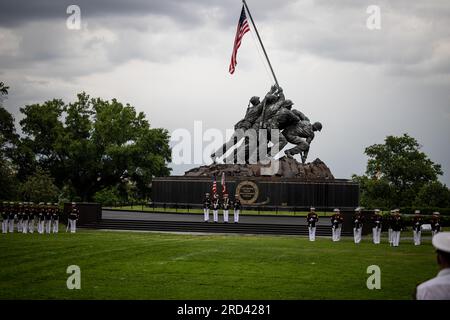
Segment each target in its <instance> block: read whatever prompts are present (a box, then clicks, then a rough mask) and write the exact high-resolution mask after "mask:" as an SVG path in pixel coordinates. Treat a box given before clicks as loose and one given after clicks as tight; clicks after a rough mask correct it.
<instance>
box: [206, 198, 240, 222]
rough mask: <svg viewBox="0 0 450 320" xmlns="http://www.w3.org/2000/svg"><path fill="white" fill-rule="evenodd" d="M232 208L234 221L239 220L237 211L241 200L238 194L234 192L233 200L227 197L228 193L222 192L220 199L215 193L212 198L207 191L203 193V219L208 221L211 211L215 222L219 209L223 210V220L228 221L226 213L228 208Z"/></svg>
mask: <svg viewBox="0 0 450 320" xmlns="http://www.w3.org/2000/svg"><path fill="white" fill-rule="evenodd" d="M231 208H232V209H233V217H234V223H238V222H239V213H240V211H241V209H242V204H241V200H240V199H239V195H238V194H236V195H235V197H234V201H232V200H231V199H230V198H229V197H228V193H224V194H223V197H222V199H220V197H219V195H218V194H217V193H214V195H213V197H212V199H211V196H210V194H209V193H206V194H205V199H204V200H203V213H204V221H205V222H209V212H210V210H212V212H213V220H214V222H215V223H217V222H219V210H220V209H222V210H223V222H224V223H228V213H229V210H230V209H231Z"/></svg>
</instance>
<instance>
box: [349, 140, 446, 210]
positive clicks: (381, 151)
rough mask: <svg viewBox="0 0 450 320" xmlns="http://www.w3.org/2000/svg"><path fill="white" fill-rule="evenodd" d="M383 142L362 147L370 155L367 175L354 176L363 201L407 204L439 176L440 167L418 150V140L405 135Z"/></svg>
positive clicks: (385, 204)
mask: <svg viewBox="0 0 450 320" xmlns="http://www.w3.org/2000/svg"><path fill="white" fill-rule="evenodd" d="M384 142H385V143H384V144H375V145H372V146H369V147H367V148H366V149H365V154H366V155H367V156H368V157H369V160H368V162H367V169H366V174H365V175H364V176H362V177H358V176H354V177H353V179H354V180H355V181H358V182H359V183H360V188H361V192H362V195H361V200H362V204H363V205H366V206H372V205H376V206H386V207H392V206H397V207H399V206H410V205H412V204H413V202H414V201H415V199H416V196H417V194H418V193H419V191H420V190H421V189H422V188H423V187H424V186H426V185H428V184H430V183H432V182H436V181H437V179H438V176H439V175H442V173H443V172H442V170H441V166H440V165H439V164H435V163H434V162H433V161H431V160H430V159H429V158H428V157H427V155H426V154H425V153H423V152H421V151H420V145H419V143H418V142H417V140H416V139H414V138H413V137H410V136H409V135H407V134H404V135H403V136H400V137H395V136H388V137H386V139H385V141H384Z"/></svg>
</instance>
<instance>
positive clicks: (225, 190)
mask: <svg viewBox="0 0 450 320" xmlns="http://www.w3.org/2000/svg"><path fill="white" fill-rule="evenodd" d="M220 183H221V185H222V194H225V193H227V186H226V185H225V172H222V180H221V181H220Z"/></svg>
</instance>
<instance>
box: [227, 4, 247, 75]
mask: <svg viewBox="0 0 450 320" xmlns="http://www.w3.org/2000/svg"><path fill="white" fill-rule="evenodd" d="M249 31H250V27H249V25H248V21H247V16H246V14H245V9H244V5H242V10H241V16H240V17H239V22H238V25H237V30H236V37H235V38H234V46H233V53H232V54H231V63H230V67H229V69H228V71H229V72H230V73H231V74H233V73H234V70H235V68H236V65H237V60H236V56H237V51H238V49H239V47H240V46H241V41H242V37H243V36H244V34H246V33H247V32H249Z"/></svg>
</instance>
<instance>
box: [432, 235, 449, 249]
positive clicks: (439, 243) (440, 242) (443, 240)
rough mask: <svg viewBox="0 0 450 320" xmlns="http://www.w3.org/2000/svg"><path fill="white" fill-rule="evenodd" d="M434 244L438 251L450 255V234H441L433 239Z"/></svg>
mask: <svg viewBox="0 0 450 320" xmlns="http://www.w3.org/2000/svg"><path fill="white" fill-rule="evenodd" d="M432 243H433V246H434V247H435V248H436V249H438V250H440V251H443V252H447V253H450V232H439V233H438V234H436V235H435V236H434V237H433V240H432Z"/></svg>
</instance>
